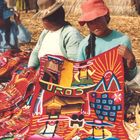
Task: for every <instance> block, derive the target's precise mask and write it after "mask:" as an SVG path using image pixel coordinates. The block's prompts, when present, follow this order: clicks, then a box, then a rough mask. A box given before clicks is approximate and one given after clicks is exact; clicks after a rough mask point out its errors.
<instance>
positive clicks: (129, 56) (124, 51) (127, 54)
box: [118, 45, 136, 69]
mask: <svg viewBox="0 0 140 140" xmlns="http://www.w3.org/2000/svg"><path fill="white" fill-rule="evenodd" d="M118 53H119V55H121V56H122V57H123V58H124V59H125V60H126V61H127V67H128V68H129V69H133V68H134V67H135V66H136V61H135V56H134V54H133V53H132V51H130V50H129V49H128V48H127V47H125V46H123V45H120V46H119V47H118Z"/></svg>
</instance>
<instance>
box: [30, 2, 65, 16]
mask: <svg viewBox="0 0 140 140" xmlns="http://www.w3.org/2000/svg"><path fill="white" fill-rule="evenodd" d="M37 5H38V7H39V12H38V13H36V14H35V15H34V16H33V18H44V17H47V16H49V15H51V14H53V13H54V12H55V11H56V10H58V9H59V8H60V7H62V5H63V2H62V1H57V0H38V1H37Z"/></svg>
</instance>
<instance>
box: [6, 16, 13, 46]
mask: <svg viewBox="0 0 140 140" xmlns="http://www.w3.org/2000/svg"><path fill="white" fill-rule="evenodd" d="M5 24H6V28H5V40H6V44H7V45H10V31H11V25H12V24H11V21H10V18H8V19H6V21H5ZM10 46H11V45H10Z"/></svg>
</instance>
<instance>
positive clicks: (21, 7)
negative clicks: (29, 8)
mask: <svg viewBox="0 0 140 140" xmlns="http://www.w3.org/2000/svg"><path fill="white" fill-rule="evenodd" d="M16 8H17V10H24V9H25V2H24V0H17V1H16Z"/></svg>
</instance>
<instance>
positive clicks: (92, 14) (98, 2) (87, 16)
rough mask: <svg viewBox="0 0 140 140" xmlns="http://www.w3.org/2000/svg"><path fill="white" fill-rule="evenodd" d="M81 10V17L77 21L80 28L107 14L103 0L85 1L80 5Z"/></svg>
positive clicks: (107, 10)
mask: <svg viewBox="0 0 140 140" xmlns="http://www.w3.org/2000/svg"><path fill="white" fill-rule="evenodd" d="M81 10H82V16H81V17H80V18H79V20H78V21H79V24H80V25H81V26H83V25H84V24H85V23H87V22H89V21H92V20H94V19H96V18H99V17H102V16H105V15H107V14H108V13H109V9H108V8H107V6H106V5H105V3H104V1H103V0H85V1H84V2H83V3H82V5H81Z"/></svg>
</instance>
